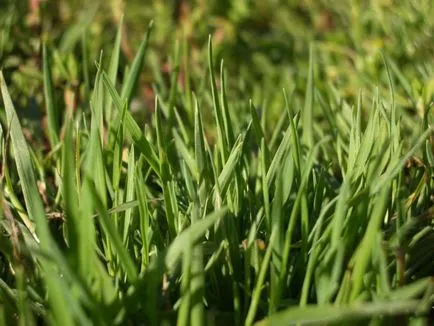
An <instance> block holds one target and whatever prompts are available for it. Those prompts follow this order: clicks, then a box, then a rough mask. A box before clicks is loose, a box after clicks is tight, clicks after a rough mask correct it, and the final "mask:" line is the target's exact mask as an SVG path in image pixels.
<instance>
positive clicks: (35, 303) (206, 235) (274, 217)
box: [0, 23, 434, 325]
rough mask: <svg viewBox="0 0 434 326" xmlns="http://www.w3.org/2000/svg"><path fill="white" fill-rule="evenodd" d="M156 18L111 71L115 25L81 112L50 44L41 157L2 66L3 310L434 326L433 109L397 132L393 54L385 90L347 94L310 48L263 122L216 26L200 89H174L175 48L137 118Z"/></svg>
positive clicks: (140, 319) (130, 319) (34, 320)
mask: <svg viewBox="0 0 434 326" xmlns="http://www.w3.org/2000/svg"><path fill="white" fill-rule="evenodd" d="M152 26H153V24H152V23H151V24H150V25H149V27H148V29H147V32H146V33H145V35H144V37H143V40H142V43H141V44H140V46H139V48H138V51H137V52H136V54H135V57H134V60H133V61H132V63H131V66H130V67H129V68H128V69H127V70H126V71H125V72H123V74H121V72H120V71H119V53H120V44H121V35H122V33H121V28H122V25H121V26H120V27H119V31H118V33H117V36H116V40H115V42H114V45H113V48H112V51H111V54H109V55H108V57H110V58H111V59H110V61H109V65H108V66H107V67H105V66H104V62H105V61H106V60H103V59H104V58H103V57H105V56H107V54H106V53H103V54H102V57H101V58H100V59H99V60H98V62H97V63H96V67H97V73H96V76H95V77H94V78H93V80H94V85H93V88H92V89H90V94H89V101H88V102H87V103H86V104H87V106H83V107H80V108H79V109H78V110H75V111H74V110H73V109H71V108H68V106H67V105H68V103H66V104H65V107H61V106H59V105H58V103H59V101H56V98H55V91H54V90H53V83H52V74H53V72H52V69H53V65H52V64H50V57H51V53H50V52H54V51H53V50H52V49H51V48H50V47H47V46H44V56H43V58H44V60H43V81H44V99H45V103H46V113H47V117H48V124H47V128H48V139H49V148H50V149H49V152H48V153H46V155H45V156H42V155H41V154H40V151H39V150H37V149H35V148H33V147H32V144H31V143H29V142H28V141H26V138H25V135H24V132H23V127H22V126H21V124H20V121H19V119H18V116H17V112H16V109H15V107H14V104H13V102H12V100H11V97H10V93H9V90H8V86H10V81H5V79H4V77H3V75H1V76H0V82H1V91H2V97H3V103H4V109H5V112H6V119H5V121H4V124H3V128H2V129H1V132H0V135H1V137H0V141H1V143H0V147H1V149H2V152H1V155H2V156H1V157H2V162H3V164H2V174H1V187H2V194H1V205H0V207H1V209H0V216H1V226H2V230H3V233H2V235H1V243H2V245H1V249H0V250H1V252H2V256H1V260H2V263H3V264H4V266H3V267H2V269H1V281H0V298H1V299H0V300H1V301H0V316H1V321H2V323H3V324H6V323H10V322H12V323H19V324H21V325H32V324H39V323H52V324H58V325H60V324H67V325H74V324H80V325H87V324H101V325H102V324H146V325H148V324H150V325H160V324H162V323H163V321H167V322H169V323H173V324H175V323H176V324H179V325H187V324H193V325H201V324H203V325H205V324H223V323H227V324H235V325H241V324H245V325H251V324H254V323H255V322H258V325H268V324H269V325H281V324H282V325H286V324H300V325H301V324H329V323H330V324H334V323H341V324H347V323H349V322H351V323H357V324H360V325H364V324H366V323H367V322H368V320H369V321H370V322H371V323H372V324H385V325H386V324H391V323H408V324H411V325H423V324H425V325H427V324H429V323H430V321H432V319H430V317H429V313H430V311H431V310H432V306H433V300H434V283H433V279H432V275H433V267H434V265H433V262H434V251H433V250H432V239H433V237H434V229H433V224H432V220H433V219H432V218H433V206H432V203H433V197H432V196H433V187H434V179H433V175H432V173H433V166H434V157H433V151H432V149H433V147H432V146H433V143H432V140H433V133H432V127H431V125H432V115H431V114H430V109H431V108H432V106H425V107H424V108H423V110H424V114H423V118H422V119H419V120H418V119H416V120H415V122H414V125H417V126H418V128H417V130H416V131H415V132H413V133H408V132H405V130H403V129H404V128H403V125H402V124H403V123H402V117H403V114H404V113H403V110H402V108H401V107H400V106H398V105H397V104H396V100H395V98H396V94H395V90H394V82H393V80H395V79H403V78H404V77H403V74H400V72H399V68H398V67H396V66H394V68H393V69H391V70H389V68H388V60H387V58H385V59H384V64H385V66H386V67H387V72H388V81H389V94H388V93H385V92H384V91H380V90H378V89H377V91H376V93H375V95H374V96H373V98H372V101H371V102H370V103H366V102H365V101H363V98H364V97H363V95H362V92H360V94H359V97H358V101H357V102H356V103H351V102H350V103H348V102H347V101H346V100H345V99H344V98H341V97H340V95H339V92H333V89H329V90H328V91H324V89H320V88H317V87H316V83H317V81H316V79H317V78H318V77H316V76H315V67H316V66H318V65H320V63H319V62H317V61H316V57H317V56H316V53H317V52H320V51H321V49H318V48H317V47H316V46H315V44H312V45H311V48H310V60H309V67H308V70H307V75H308V78H307V86H306V87H305V89H306V92H305V97H304V104H303V105H301V106H300V105H298V103H297V101H295V100H294V93H293V92H287V91H286V90H285V89H284V90H282V91H281V95H280V96H281V99H282V101H281V103H283V104H284V105H283V106H282V107H281V112H282V118H281V119H280V123H278V124H274V125H273V126H272V127H271V128H270V126H269V124H266V123H264V122H263V121H261V119H262V118H261V117H260V116H259V115H258V113H260V109H259V108H258V104H257V103H254V102H253V101H252V100H250V98H249V95H248V94H245V97H244V98H241V99H238V102H237V105H235V104H234V103H232V102H231V101H230V100H229V98H228V87H230V86H228V83H227V80H226V73H225V65H224V63H223V61H222V62H221V65H220V71H219V72H218V73H217V71H216V68H215V67H216V62H215V57H214V54H213V42H212V39H211V38H210V39H209V43H208V57H207V60H208V73H207V78H208V80H207V82H208V84H209V85H208V87H206V89H205V90H203V91H201V92H197V94H193V93H190V91H186V90H184V89H183V88H181V87H178V86H177V80H178V79H179V69H180V65H183V64H184V65H185V66H184V67H183V69H184V71H185V72H186V71H188V69H189V68H188V66H187V64H186V62H188V61H187V60H184V59H185V58H182V57H181V54H182V53H184V54H185V53H187V54H188V49H187V50H184V51H181V50H180V46H179V45H178V46H177V47H176V53H175V55H174V60H173V65H172V71H171V78H170V80H171V81H172V83H171V88H170V91H169V92H166V93H164V92H161V93H160V91H159V89H158V87H156V88H155V92H156V96H155V105H154V108H153V112H154V113H153V115H152V118H151V119H150V120H149V121H147V124H146V125H145V126H142V125H140V124H139V123H138V122H137V120H135V118H134V116H133V114H132V112H131V110H130V107H131V105H132V100H133V95H134V94H135V89H136V88H137V85H138V84H139V83H140V72H141V70H142V66H143V64H144V62H145V60H144V58H145V56H146V53H147V49H148V44H149V38H150V37H151V31H152ZM65 46H66V45H65ZM58 64H59V65H60V64H61V63H58ZM85 70H86V69H85ZM121 75H122V76H123V78H121ZM83 79H84V78H83ZM121 79H122V80H121ZM81 83H83V84H85V83H84V82H83V81H81ZM78 95H79V94H78V93H77V94H76V96H78ZM56 103H57V104H56ZM208 103H211V106H212V118H213V119H214V123H213V124H210V123H209V120H210V119H209V116H206V121H204V115H209V111H206V110H204V107H205V106H206V105H208ZM239 103H242V104H239ZM236 108H240V109H239V110H237V109H236ZM320 117H321V118H320ZM60 121H63V122H62V123H60ZM213 130H215V135H216V136H215V138H212V137H211V136H210V135H211V134H212V133H213Z"/></svg>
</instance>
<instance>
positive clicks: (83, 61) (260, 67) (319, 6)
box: [0, 0, 434, 127]
mask: <svg viewBox="0 0 434 326" xmlns="http://www.w3.org/2000/svg"><path fill="white" fill-rule="evenodd" d="M0 8H1V10H0V24H1V35H0V66H1V69H3V71H4V73H5V75H6V79H7V80H9V84H10V89H11V93H12V96H13V99H14V101H15V104H16V106H17V107H18V108H19V111H20V112H21V113H22V114H24V115H27V116H29V117H30V118H32V119H33V118H35V119H36V120H37V119H38V117H41V114H42V112H40V110H42V108H43V105H41V102H42V101H43V98H42V94H43V92H42V91H40V90H41V88H42V87H43V86H42V74H41V69H40V67H41V57H42V50H41V49H42V47H41V43H42V42H43V41H45V42H47V44H48V46H49V48H50V50H52V51H53V60H52V62H53V74H54V83H55V86H56V89H57V90H58V92H56V93H57V94H56V95H58V97H59V99H58V100H59V101H66V102H67V101H69V100H70V99H69V100H68V96H70V94H71V90H75V91H76V96H75V97H74V101H76V102H77V103H76V105H78V106H80V105H86V104H85V103H86V89H89V88H90V87H89V85H90V84H92V82H93V78H94V76H95V73H96V66H95V62H96V61H97V60H98V58H99V56H100V54H101V50H102V51H103V52H102V53H103V54H102V57H103V62H104V63H105V64H106V66H107V65H108V61H109V59H110V52H111V47H112V46H113V43H114V39H115V35H116V31H117V27H118V25H119V23H120V20H121V19H122V17H124V19H123V22H124V29H123V38H122V55H121V72H122V71H124V70H125V68H126V67H127V66H128V65H129V64H130V63H131V61H132V60H133V58H134V54H135V51H136V49H137V47H138V45H139V44H140V41H141V39H142V38H143V35H144V33H145V32H146V29H147V26H148V23H149V22H150V21H151V20H154V23H155V24H154V25H155V26H154V27H155V28H154V32H153V35H152V37H151V44H150V47H149V53H148V54H147V56H146V62H145V65H144V69H143V74H142V77H141V85H140V87H139V88H138V92H137V96H136V98H135V100H134V102H133V104H132V109H133V110H134V111H135V112H137V113H138V114H139V115H140V114H143V115H144V116H145V117H146V114H147V113H149V112H151V111H152V107H153V100H154V95H155V93H156V92H157V93H159V94H160V95H161V97H162V98H164V97H165V96H166V97H167V96H168V91H169V89H170V83H171V79H170V73H171V71H173V70H174V69H176V68H177V67H174V65H173V62H174V56H175V53H176V52H177V50H178V52H179V54H180V67H179V69H180V72H179V75H178V81H177V82H178V84H179V89H180V91H181V92H182V91H183V90H185V84H186V82H188V83H189V85H188V87H190V89H191V90H193V91H194V92H196V93H197V94H199V95H202V94H208V93H209V79H208V68H207V53H206V51H207V42H208V37H209V35H211V36H212V40H213V46H214V63H215V65H216V67H214V68H215V71H216V74H217V76H218V75H219V74H218V72H219V66H220V60H221V59H223V58H224V62H225V67H226V69H227V80H228V96H229V101H230V102H231V103H232V106H233V110H235V111H236V110H237V109H239V110H240V111H242V110H244V108H245V107H247V104H248V99H249V98H252V99H253V101H254V103H255V104H256V106H257V107H258V108H259V113H262V108H265V109H266V110H267V117H266V120H267V123H276V121H277V119H278V118H279V116H280V114H281V112H282V103H283V97H282V91H281V90H282V88H283V87H285V88H286V89H288V90H293V91H294V94H293V96H292V98H293V101H294V106H295V107H302V102H300V101H301V99H302V98H303V97H304V93H305V89H306V82H307V74H308V65H309V48H310V45H311V44H313V49H314V51H313V52H314V54H315V61H314V62H315V63H314V65H315V67H314V68H315V86H316V89H317V92H318V94H319V96H320V94H321V92H322V91H325V90H326V91H327V94H336V96H335V98H329V97H330V96H329V95H327V96H329V97H328V98H325V101H326V102H329V103H335V104H339V102H341V101H348V102H349V103H354V99H355V98H356V97H357V94H358V92H359V90H360V89H363V96H364V98H366V100H367V103H369V102H371V101H372V98H373V95H374V94H375V92H376V87H379V91H380V92H388V80H387V74H386V69H385V64H384V61H383V59H382V56H381V53H384V54H385V56H386V58H387V60H388V62H389V65H390V69H391V71H392V73H393V76H394V77H393V79H394V86H395V89H396V102H397V104H398V105H399V106H400V107H402V108H403V110H404V113H405V114H407V115H409V116H421V115H423V112H424V108H425V107H426V106H427V105H429V104H430V103H431V101H432V98H433V94H434V65H433V58H434V19H433V18H432V17H434V5H433V2H432V1H431V0H420V1H393V0H371V1H367V0H365V1H361V0H353V1H331V0H330V1H327V0H319V1H317V0H299V1H295V0H288V1H283V0H268V1H263V0H239V1H229V0H174V1H163V0H148V1H140V0H128V1H121V0H110V1H80V0H76V1H67V0H58V1H43V0H16V1H5V0H0ZM186 70H188V71H186ZM186 72H187V77H186ZM29 77H30V78H29ZM118 77H119V80H120V81H121V80H122V76H118ZM186 78H188V80H187V79H186ZM81 80H84V81H85V83H84V84H83V83H80V82H79V81H81ZM330 89H332V92H330ZM206 97H207V95H205V98H206ZM208 97H209V96H208ZM204 107H205V109H206V107H207V105H206V101H205V104H204ZM40 108H41V109H40ZM32 119H30V120H32ZM240 119H241V120H242V116H241V117H240ZM410 127H411V126H410Z"/></svg>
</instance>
